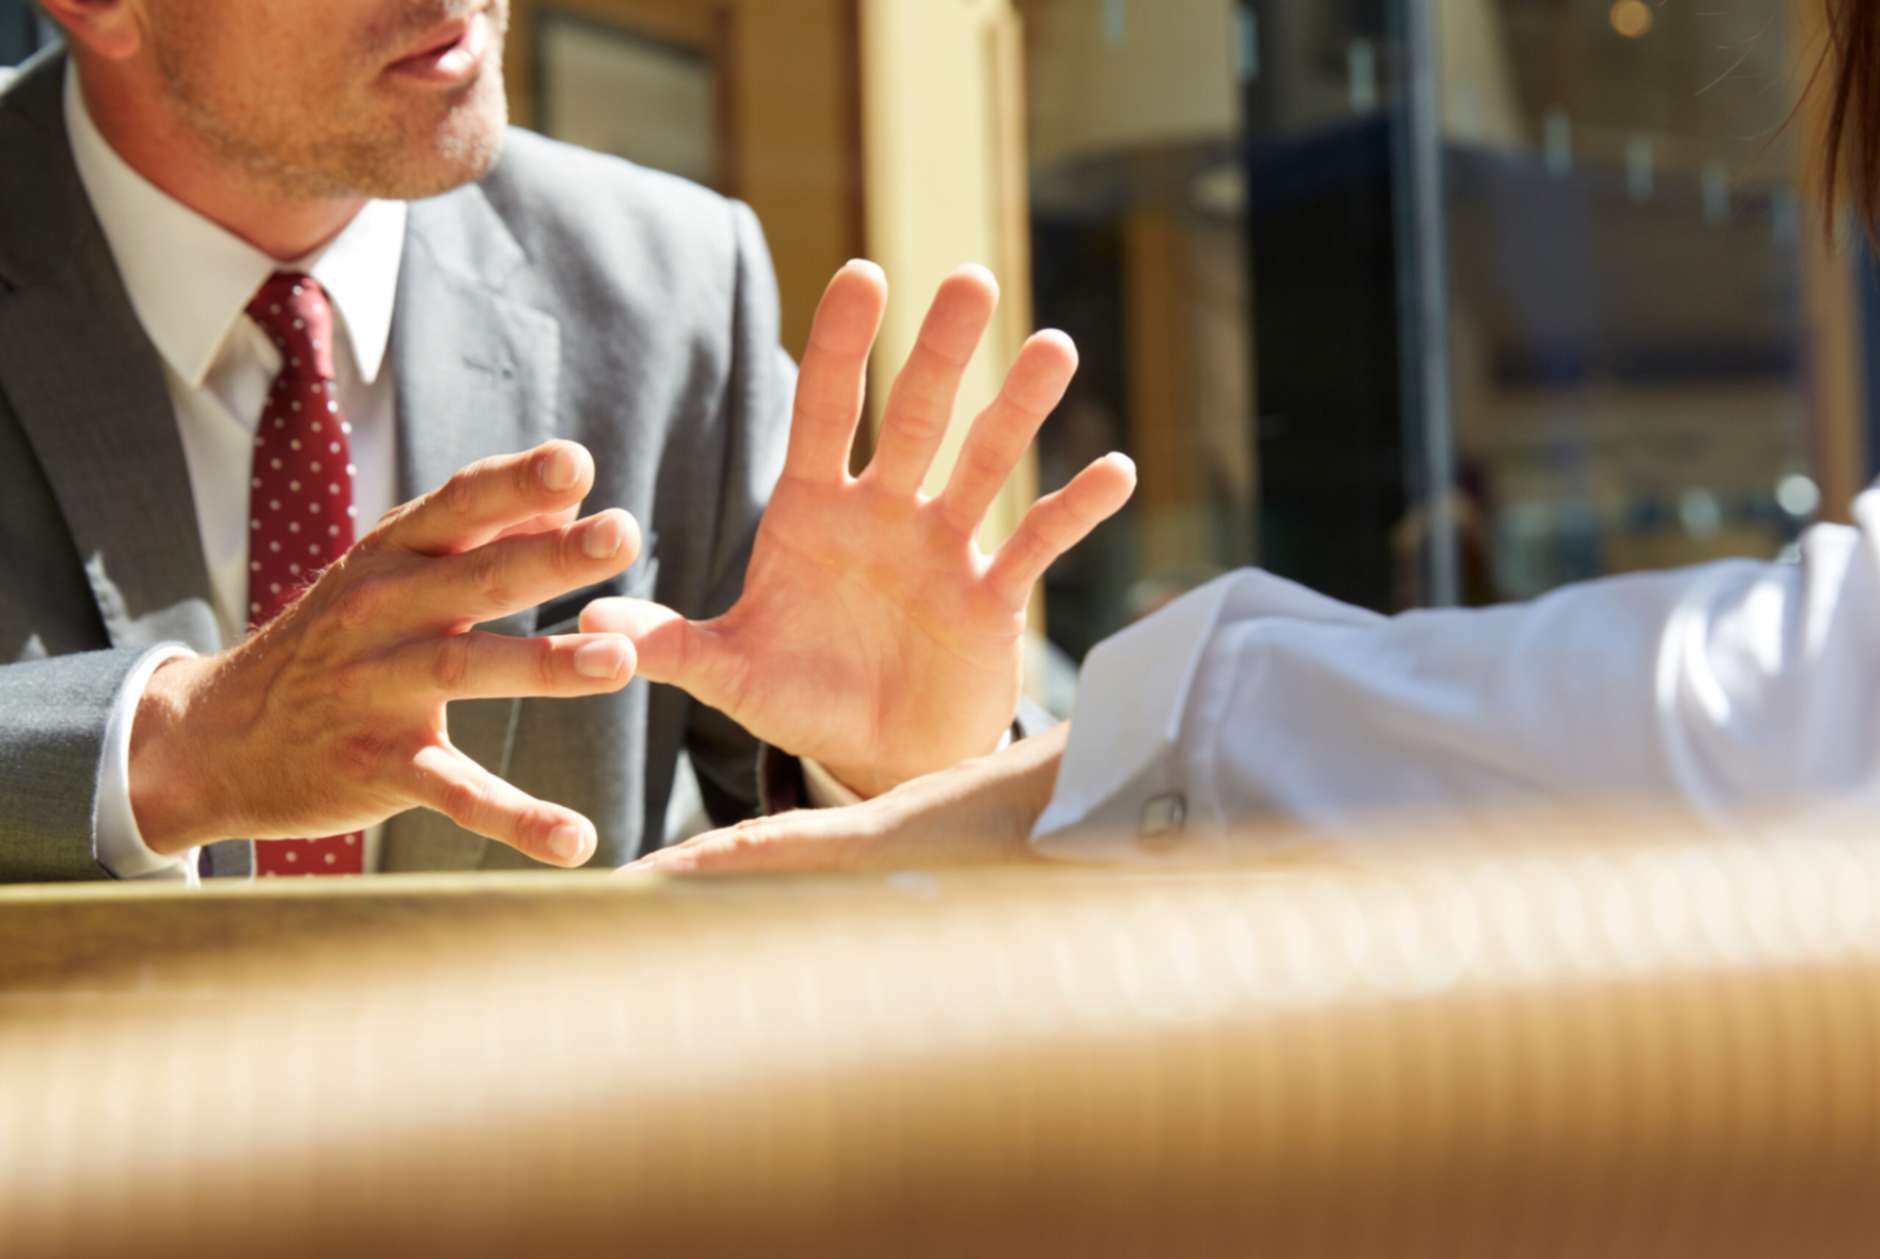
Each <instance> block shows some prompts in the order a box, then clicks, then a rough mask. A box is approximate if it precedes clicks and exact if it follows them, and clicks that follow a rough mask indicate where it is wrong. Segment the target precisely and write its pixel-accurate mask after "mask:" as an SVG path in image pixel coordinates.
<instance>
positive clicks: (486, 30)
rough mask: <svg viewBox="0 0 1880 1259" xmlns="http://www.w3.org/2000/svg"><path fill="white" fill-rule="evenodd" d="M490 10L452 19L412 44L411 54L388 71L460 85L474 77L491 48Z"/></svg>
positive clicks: (407, 54)
mask: <svg viewBox="0 0 1880 1259" xmlns="http://www.w3.org/2000/svg"><path fill="white" fill-rule="evenodd" d="M490 35H491V31H490V18H489V13H488V11H487V10H478V11H477V12H475V13H472V14H470V15H469V16H467V17H458V18H452V19H451V20H450V21H448V22H445V23H443V24H441V25H439V26H434V27H432V28H431V29H430V30H428V31H426V32H425V33H424V34H423V35H421V36H420V37H419V38H418V39H416V40H415V41H413V43H412V45H411V51H410V52H407V53H405V54H404V55H403V56H401V57H399V58H398V59H397V60H395V61H393V62H392V63H391V65H390V66H389V67H387V69H388V70H390V71H391V72H392V73H394V74H398V75H402V76H405V77H408V78H414V79H422V80H425V81H427V82H434V83H460V82H463V81H464V80H466V79H469V78H471V77H472V76H474V75H475V74H476V72H477V70H478V68H479V67H480V66H481V65H482V63H483V56H484V54H485V53H486V52H487V51H488V50H489V46H490Z"/></svg>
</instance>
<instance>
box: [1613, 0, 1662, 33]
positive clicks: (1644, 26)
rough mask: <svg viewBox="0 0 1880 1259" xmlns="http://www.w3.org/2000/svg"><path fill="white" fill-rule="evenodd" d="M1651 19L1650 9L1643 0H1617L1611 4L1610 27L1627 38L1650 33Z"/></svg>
mask: <svg viewBox="0 0 1880 1259" xmlns="http://www.w3.org/2000/svg"><path fill="white" fill-rule="evenodd" d="M1652 21H1653V18H1652V9H1651V6H1650V5H1648V4H1646V3H1645V0H1618V2H1617V3H1616V4H1614V5H1613V6H1612V29H1613V30H1615V31H1618V32H1619V33H1620V34H1621V35H1623V36H1625V37H1626V38H1627V39H1638V38H1640V37H1641V36H1644V35H1649V34H1651V32H1652Z"/></svg>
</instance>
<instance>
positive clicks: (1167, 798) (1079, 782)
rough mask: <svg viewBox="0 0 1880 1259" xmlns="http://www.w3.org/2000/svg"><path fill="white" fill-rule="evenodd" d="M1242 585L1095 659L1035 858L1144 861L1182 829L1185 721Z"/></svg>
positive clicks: (1224, 588)
mask: <svg viewBox="0 0 1880 1259" xmlns="http://www.w3.org/2000/svg"><path fill="white" fill-rule="evenodd" d="M1234 585H1235V583H1234V579H1233V578H1231V577H1230V578H1224V579H1221V580H1219V581H1215V582H1213V583H1211V584H1209V585H1207V586H1204V587H1202V588H1201V589H1199V590H1197V591H1194V592H1192V593H1191V594H1189V595H1187V596H1186V597H1184V598H1182V599H1180V600H1177V601H1176V602H1175V603H1173V604H1171V605H1170V606H1169V607H1167V608H1165V609H1164V610H1163V611H1162V612H1160V613H1158V614H1157V615H1155V616H1152V617H1150V618H1149V619H1147V620H1145V621H1142V622H1139V623H1138V624H1136V625H1134V626H1132V627H1131V628H1129V629H1127V630H1125V631H1123V632H1122V633H1120V634H1118V635H1116V636H1115V637H1113V638H1111V639H1109V640H1107V641H1106V642H1103V643H1100V644H1098V645H1097V647H1096V649H1095V650H1093V651H1092V652H1091V653H1090V656H1089V658H1088V659H1087V660H1086V661H1085V663H1084V668H1083V674H1082V677H1081V678H1080V679H1079V681H1078V685H1077V705H1076V711H1075V713H1074V715H1073V716H1072V718H1071V738H1070V744H1069V746H1068V747H1066V748H1065V749H1064V760H1063V764H1062V766H1061V767H1060V768H1059V770H1058V780H1057V787H1056V790H1055V791H1054V792H1053V793H1052V796H1051V802H1050V804H1048V805H1047V806H1046V807H1045V811H1044V812H1043V813H1042V814H1041V815H1040V816H1039V818H1038V822H1037V825H1036V826H1035V827H1034V829H1033V831H1032V839H1031V843H1032V848H1033V850H1034V851H1036V852H1038V853H1041V854H1043V855H1045V856H1050V857H1058V858H1062V859H1066V860H1072V861H1106V862H1109V861H1131V860H1141V859H1143V858H1145V857H1147V856H1148V855H1149V853H1148V852H1146V851H1145V850H1144V848H1143V846H1142V844H1141V842H1140V841H1141V840H1142V839H1143V838H1144V837H1145V836H1149V837H1151V838H1153V837H1156V836H1158V835H1160V834H1163V833H1166V832H1168V831H1171V830H1174V831H1179V830H1180V829H1181V828H1182V826H1183V824H1184V822H1185V821H1186V811H1187V802H1186V799H1185V796H1184V793H1183V790H1182V788H1183V774H1182V766H1181V765H1180V763H1179V757H1178V751H1179V742H1180V730H1181V720H1182V714H1183V712H1184V710H1185V709H1186V708H1187V703H1188V695H1189V691H1190V689H1191V687H1192V685H1193V681H1194V674H1195V671H1196V669H1197V667H1198V665H1199V662H1200V658H1201V656H1202V654H1203V652H1204V651H1205V649H1206V647H1207V643H1208V639H1209V637H1210V635H1211V634H1212V633H1213V632H1214V627H1215V625H1216V624H1217V623H1218V621H1219V620H1220V617H1221V612H1222V608H1223V606H1224V605H1225V604H1226V602H1227V600H1228V598H1229V596H1230V594H1231V593H1232V591H1233V589H1234Z"/></svg>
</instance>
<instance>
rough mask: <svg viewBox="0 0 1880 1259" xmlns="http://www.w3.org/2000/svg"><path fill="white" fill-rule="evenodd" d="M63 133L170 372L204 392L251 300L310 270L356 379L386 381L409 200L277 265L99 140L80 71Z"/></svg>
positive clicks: (69, 94) (381, 205)
mask: <svg viewBox="0 0 1880 1259" xmlns="http://www.w3.org/2000/svg"><path fill="white" fill-rule="evenodd" d="M65 129H66V132H67V134H68V135H69V136H70V137H71V143H72V159H73V161H74V162H76V163H77V165H78V176H79V179H80V181H81V182H82V183H83V184H84V186H85V193H86V195H87V196H88V197H90V198H91V205H92V209H93V211H94V212H95V213H96V214H97V216H98V223H99V226H100V227H102V228H103V229H104V237H105V241H106V243H107V244H109V245H110V247H111V254H112V256H113V257H114V258H115V259H116V260H117V266H118V271H119V273H120V274H122V276H123V277H124V286H125V288H126V289H127V290H129V292H130V299H131V306H132V308H133V309H134V310H135V311H136V312H137V319H138V321H139V322H140V323H141V324H142V325H143V328H144V332H145V334H146V335H148V336H149V338H150V340H151V341H152V342H153V343H154V344H155V345H156V347H157V351H158V353H160V354H162V355H163V358H164V361H165V362H167V363H169V365H170V368H171V370H173V371H175V373H176V374H177V375H178V376H180V377H181V378H182V379H183V380H184V381H186V382H188V384H189V387H190V388H192V389H200V388H202V385H203V381H204V379H205V378H206V377H207V376H208V374H209V370H210V369H211V368H212V367H213V366H214V365H215V361H216V359H217V358H218V357H219V356H220V355H221V353H222V349H223V346H224V345H225V343H226V342H227V340H228V337H229V333H230V331H231V329H233V328H234V327H235V326H236V323H237V321H238V320H239V319H241V318H242V317H243V311H244V309H245V308H246V307H247V305H248V299H249V298H251V297H253V296H254V293H255V290H256V289H258V288H260V287H261V284H262V281H264V280H266V279H267V278H268V276H270V275H271V274H273V273H274V272H275V271H305V272H307V273H308V274H310V275H312V276H313V278H314V279H316V280H318V281H319V282H320V286H321V287H322V288H324V289H325V290H326V291H327V294H328V295H329V296H330V297H331V298H332V299H333V306H334V311H335V315H336V317H337V318H338V319H339V322H340V324H341V325H342V326H343V327H344V328H345V329H346V337H347V340H348V342H349V343H350V344H351V346H352V354H353V363H354V365H355V366H356V367H357V368H358V371H359V378H360V380H362V381H364V382H366V383H368V384H370V383H371V382H372V381H374V380H376V379H377V378H378V374H379V368H380V367H381V365H382V364H383V363H384V361H385V352H386V347H387V345H388V344H389V342H390V340H391V332H392V305H393V302H394V299H395V298H396V295H397V291H398V263H399V259H400V257H401V256H402V255H403V253H404V247H405V217H406V214H407V210H408V207H407V206H406V205H405V203H404V202H402V201H369V202H367V203H366V205H365V207H364V208H363V209H361V210H360V211H359V213H358V214H357V215H356V216H354V218H353V220H352V222H350V223H348V224H347V225H346V227H345V229H344V230H343V231H341V232H340V234H339V235H338V236H335V237H334V238H333V239H332V240H330V241H328V242H327V243H326V244H325V245H323V246H322V247H320V248H319V249H316V250H314V251H313V252H312V253H310V254H308V255H307V256H306V257H304V258H298V259H295V260H294V261H292V262H277V261H276V260H274V259H273V258H270V257H268V255H267V254H265V253H262V252H261V251H260V250H258V249H256V248H255V247H254V246H253V245H250V244H249V243H248V242H247V241H244V240H242V239H241V238H240V237H238V236H236V235H234V234H233V233H232V232H229V231H227V230H226V229H224V228H222V227H220V226H218V225H217V224H215V223H212V222H210V221H209V220H208V219H206V218H204V217H203V216H202V215H200V214H198V213H196V212H195V211H194V210H192V209H190V208H189V207H188V206H186V205H184V204H183V203H182V202H180V201H177V200H175V199H174V198H172V197H171V196H169V194H167V193H165V192H164V191H163V190H162V189H160V188H158V187H156V186H155V185H154V184H152V183H151V182H150V181H149V180H147V179H145V178H144V177H143V176H142V175H140V174H138V173H137V172H136V171H135V170H133V169H132V168H131V166H130V164H129V163H128V162H126V161H125V160H124V159H123V158H121V157H119V156H118V154H117V151H116V150H115V149H113V148H112V147H111V145H110V143H109V142H108V141H107V140H106V139H105V138H104V136H103V134H102V133H101V132H99V130H98V127H97V125H96V124H95V123H93V122H92V120H91V112H90V110H88V109H87V108H86V107H85V102H84V96H83V93H82V92H81V91H80V90H79V85H78V73H77V71H76V69H74V68H73V67H72V66H71V65H69V64H68V65H67V66H66V69H65Z"/></svg>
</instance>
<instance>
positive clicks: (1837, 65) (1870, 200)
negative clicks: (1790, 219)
mask: <svg viewBox="0 0 1880 1259" xmlns="http://www.w3.org/2000/svg"><path fill="white" fill-rule="evenodd" d="M1827 5H1828V48H1827V56H1828V58H1829V59H1830V60H1829V63H1828V69H1829V72H1830V73H1831V74H1832V75H1833V95H1832V96H1831V97H1830V98H1829V101H1828V114H1827V170H1826V175H1827V185H1826V191H1827V207H1828V214H1829V216H1830V217H1832V216H1833V214H1834V205H1835V200H1836V193H1837V192H1842V191H1845V192H1846V193H1847V194H1848V195H1849V197H1850V198H1851V199H1852V200H1853V203H1854V211H1855V214H1856V215H1857V216H1858V218H1859V221H1860V224H1861V226H1862V227H1864V228H1866V229H1867V232H1868V234H1869V235H1875V234H1876V233H1880V10H1877V9H1876V8H1875V5H1874V0H1827Z"/></svg>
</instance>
